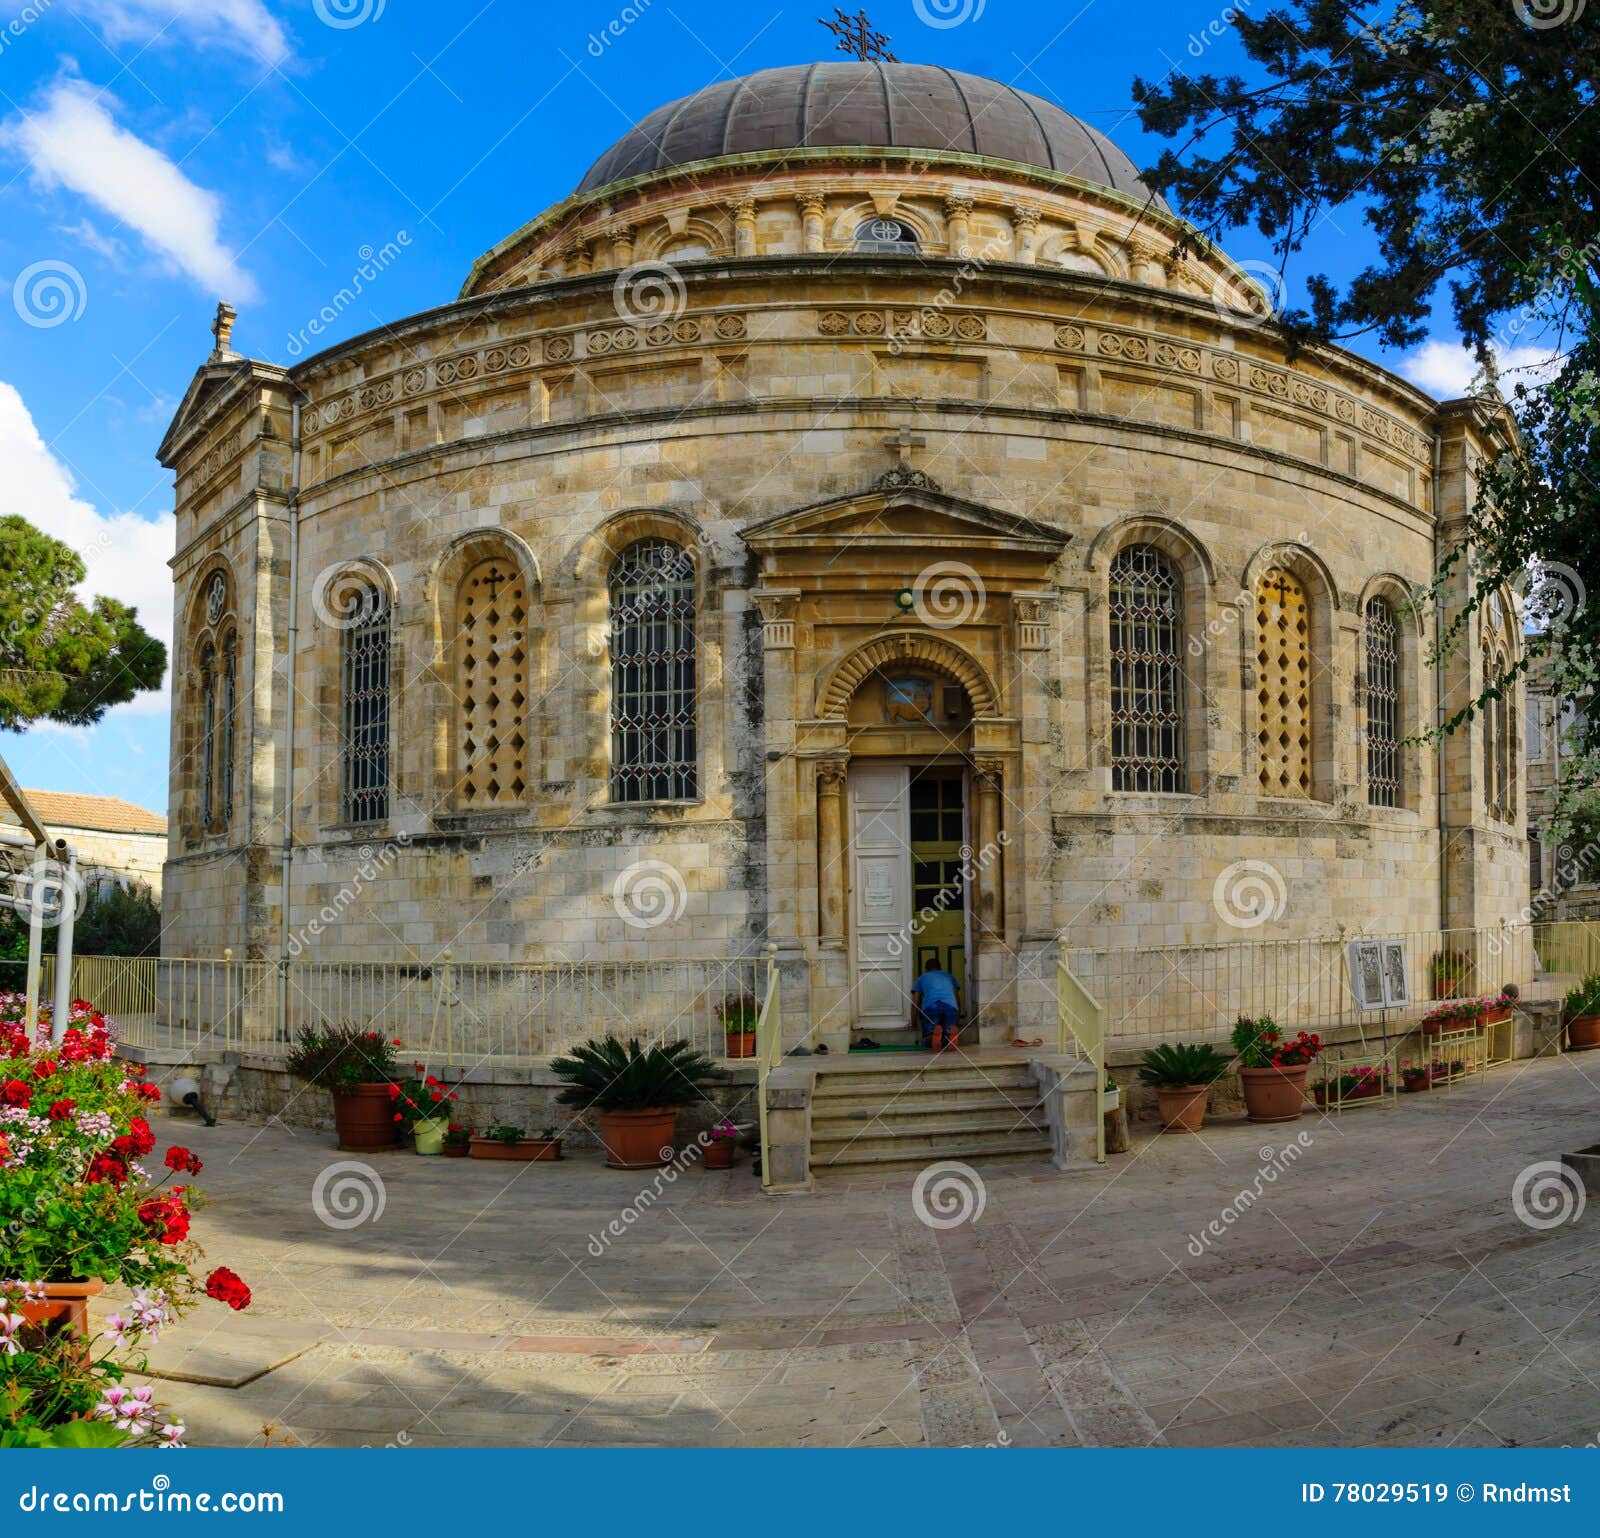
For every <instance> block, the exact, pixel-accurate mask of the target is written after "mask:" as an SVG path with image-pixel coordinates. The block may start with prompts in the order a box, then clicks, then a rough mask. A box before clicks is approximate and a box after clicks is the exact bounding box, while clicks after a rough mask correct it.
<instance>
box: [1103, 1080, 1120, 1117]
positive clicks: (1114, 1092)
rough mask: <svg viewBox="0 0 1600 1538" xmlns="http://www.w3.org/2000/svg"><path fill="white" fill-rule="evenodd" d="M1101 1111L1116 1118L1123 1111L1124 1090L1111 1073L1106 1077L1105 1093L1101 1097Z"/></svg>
mask: <svg viewBox="0 0 1600 1538" xmlns="http://www.w3.org/2000/svg"><path fill="white" fill-rule="evenodd" d="M1100 1109H1101V1111H1102V1113H1103V1114H1104V1115H1106V1116H1115V1115H1116V1113H1117V1112H1118V1111H1120V1110H1121V1109H1122V1089H1121V1087H1120V1086H1119V1085H1118V1084H1117V1081H1116V1080H1115V1079H1113V1078H1112V1077H1111V1075H1110V1074H1109V1073H1108V1074H1107V1075H1106V1087H1105V1093H1104V1095H1102V1096H1101V1100H1100Z"/></svg>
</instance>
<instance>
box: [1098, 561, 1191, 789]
mask: <svg viewBox="0 0 1600 1538" xmlns="http://www.w3.org/2000/svg"><path fill="white" fill-rule="evenodd" d="M1110 613H1111V784H1112V788H1113V789H1114V790H1156V791H1181V790H1183V789H1184V787H1185V775H1184V745H1183V725H1184V722H1183V705H1184V701H1183V687H1184V680H1183V667H1182V648H1183V582H1182V579H1181V578H1180V577H1179V576H1178V573H1177V572H1176V571H1175V570H1174V569H1173V566H1172V562H1171V561H1169V560H1168V559H1167V557H1166V556H1164V555H1163V554H1162V553H1161V552H1160V551H1159V550H1157V549H1156V548H1155V547H1154V546H1153V545H1130V546H1129V547H1128V548H1127V549H1126V550H1121V551H1119V552H1118V553H1117V556H1116V559H1115V560H1113V561H1112V563H1111V604H1110Z"/></svg>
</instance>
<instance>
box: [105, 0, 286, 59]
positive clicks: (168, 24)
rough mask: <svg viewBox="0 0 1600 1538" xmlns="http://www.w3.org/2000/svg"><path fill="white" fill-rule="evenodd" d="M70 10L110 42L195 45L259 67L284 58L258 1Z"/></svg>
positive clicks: (116, 0)
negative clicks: (234, 55) (228, 51)
mask: <svg viewBox="0 0 1600 1538" xmlns="http://www.w3.org/2000/svg"><path fill="white" fill-rule="evenodd" d="M75 9H76V10H77V11H78V13H79V14H80V15H83V16H86V17H88V19H89V20H91V21H93V22H94V23H95V24H96V25H97V26H98V27H99V28H100V30H101V31H102V32H103V33H105V36H106V41H107V42H110V43H139V44H141V45H146V44H150V43H157V42H188V41H194V42H196V43H199V44H201V45H202V46H207V45H210V46H215V47H218V48H227V49H231V50H232V51H233V52H235V53H242V54H245V55H247V56H248V57H250V58H254V59H260V60H261V61H262V62H263V63H264V64H281V63H282V62H283V61H284V60H285V59H286V58H288V57H289V42H288V39H287V38H286V37H285V36H284V34H283V28H282V27H280V26H279V25H278V20H277V18H276V17H275V16H274V15H273V14H272V13H271V12H270V11H269V10H268V9H267V8H266V6H265V5H263V4H262V3H261V0H77V5H76V7H75Z"/></svg>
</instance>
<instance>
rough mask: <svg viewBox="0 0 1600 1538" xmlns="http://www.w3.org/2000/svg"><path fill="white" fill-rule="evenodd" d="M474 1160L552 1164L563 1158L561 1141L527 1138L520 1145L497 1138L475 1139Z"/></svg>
mask: <svg viewBox="0 0 1600 1538" xmlns="http://www.w3.org/2000/svg"><path fill="white" fill-rule="evenodd" d="M472 1157H473V1158H474V1159H516V1160H519V1161H521V1162H522V1163H532V1162H534V1161H536V1160H537V1161H539V1162H541V1163H550V1162H552V1161H553V1160H556V1159H559V1158H560V1157H561V1139H560V1138H558V1137H553V1138H538V1137H525V1138H523V1139H522V1141H521V1142H520V1143H502V1142H501V1141H500V1139H499V1138H497V1137H475V1138H473V1140H472Z"/></svg>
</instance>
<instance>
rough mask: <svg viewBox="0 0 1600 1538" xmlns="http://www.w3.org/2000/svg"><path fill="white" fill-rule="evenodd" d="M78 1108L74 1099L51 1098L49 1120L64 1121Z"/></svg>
mask: <svg viewBox="0 0 1600 1538" xmlns="http://www.w3.org/2000/svg"><path fill="white" fill-rule="evenodd" d="M77 1109H78V1102H77V1101H76V1100H52V1101H51V1102H50V1120H51V1121H65V1120H66V1119H67V1118H68V1117H69V1116H70V1115H72V1113H73V1112H74V1111H75V1110H77Z"/></svg>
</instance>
